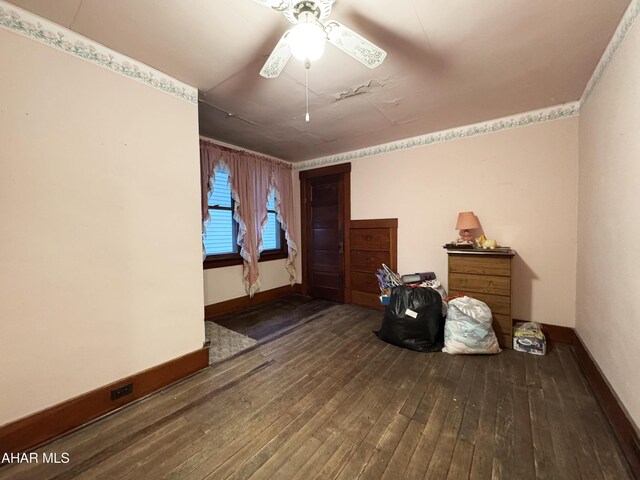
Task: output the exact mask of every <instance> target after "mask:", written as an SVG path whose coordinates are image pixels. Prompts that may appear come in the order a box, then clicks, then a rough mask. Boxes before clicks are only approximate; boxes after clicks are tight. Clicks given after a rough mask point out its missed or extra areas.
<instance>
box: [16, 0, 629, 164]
mask: <svg viewBox="0 0 640 480" xmlns="http://www.w3.org/2000/svg"><path fill="white" fill-rule="evenodd" d="M629 1H630V0H607V1H602V0H561V1H559V0H536V1H531V0H509V1H505V0H484V1H483V2H478V1H476V0H459V1H455V2H453V1H451V0H394V1H385V0H337V1H336V2H335V4H334V6H333V13H332V15H331V17H330V18H332V19H335V20H338V21H340V22H341V23H343V24H345V25H347V26H348V27H351V28H352V29H354V30H355V31H357V32H359V33H360V34H362V35H363V36H365V37H366V38H368V39H369V40H371V41H373V42H374V43H375V44H377V45H379V46H380V47H382V48H383V49H385V50H386V51H387V53H388V55H387V58H386V60H385V61H384V63H383V64H382V66H380V67H379V68H377V69H374V70H370V69H368V68H367V67H365V66H364V65H362V64H360V63H358V62H357V61H355V60H354V59H352V58H351V57H349V56H347V55H346V54H344V53H343V52H341V51H339V50H338V49H336V48H335V47H333V46H331V45H327V47H326V49H325V54H324V56H323V57H322V58H321V59H320V60H318V61H317V62H315V63H314V64H313V65H312V67H311V70H310V73H309V82H310V90H311V92H310V99H309V101H310V114H311V122H310V123H308V124H307V123H305V121H304V112H305V105H304V104H305V92H304V68H303V66H302V64H301V63H300V62H298V61H297V60H295V59H293V58H292V59H291V60H290V61H289V63H288V64H287V66H286V67H285V69H284V71H283V73H282V74H281V75H280V77H278V78H276V79H265V78H262V77H260V76H259V71H260V69H261V67H262V65H263V64H264V62H265V60H266V58H267V57H268V55H269V54H270V52H271V50H272V48H273V47H274V46H275V44H276V43H277V41H278V39H279V38H280V36H281V35H282V34H283V33H284V31H285V30H286V29H288V28H289V27H290V26H291V24H290V23H289V22H288V21H287V20H286V19H285V18H284V16H283V15H282V14H281V13H279V12H277V11H274V10H271V9H269V8H266V7H264V6H262V5H259V4H258V3H256V2H254V1H253V0H160V1H159V0H108V1H106V0H11V3H14V4H15V5H18V6H20V7H22V8H25V9H26V10H29V11H31V12H33V13H35V14H37V15H40V16H42V17H45V18H47V19H50V20H52V21H54V22H56V23H58V24H60V25H63V26H65V27H67V28H69V29H71V30H73V31H76V32H78V33H80V34H81V35H84V36H86V37H88V38H91V39H93V40H96V41H97V42H99V43H102V44H103V45H106V46H107V47H109V48H111V49H113V50H115V51H118V52H120V53H123V54H125V55H128V56H130V57H132V58H135V59H137V60H139V61H141V62H143V63H146V64H148V65H150V66H152V67H154V68H156V69H158V70H160V71H162V72H165V73H167V74H168V75H171V76H173V77H175V78H177V79H178V80H181V81H182V82H185V83H187V84H189V85H192V86H194V87H196V88H198V90H199V92H200V99H201V103H200V131H201V134H202V135H204V136H207V137H210V138H214V139H218V140H221V141H224V142H227V143H231V144H234V145H238V146H241V147H244V148H248V149H251V150H255V151H258V152H262V153H265V154H269V155H273V156H276V157H279V158H283V159H285V160H289V161H302V160H306V159H310V158H317V157H321V156H325V155H331V154H335V153H340V152H345V151H349V150H354V149H357V148H363V147H367V146H371V145H377V144H380V143H384V142H389V141H393V140H398V139H402V138H407V137H411V136H415V135H420V134H424V133H429V132H435V131H439V130H443V129H447V128H452V127H457V126H462V125H468V124H471V123H475V122H479V121H482V120H489V119H494V118H498V117H502V116H506V115H511V114H515V113H520V112H525V111H529V110H535V109H538V108H543V107H547V106H551V105H557V104H560V103H565V102H570V101H575V100H578V99H579V98H580V95H581V94H582V91H583V89H584V87H585V85H586V83H587V81H588V80H589V77H590V76H591V74H592V72H593V70H594V68H595V66H596V64H597V62H598V60H599V59H600V56H601V55H602V52H603V51H604V49H605V47H606V46H607V44H608V42H609V40H610V38H611V36H612V35H613V32H614V30H615V28H616V26H617V24H618V22H619V21H620V19H621V18H622V15H623V13H624V11H625V9H626V7H627V6H628V4H629Z"/></svg>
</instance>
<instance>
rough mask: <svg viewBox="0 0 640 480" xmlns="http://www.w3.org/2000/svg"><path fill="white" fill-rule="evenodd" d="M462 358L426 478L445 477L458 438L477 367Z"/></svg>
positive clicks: (465, 358)
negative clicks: (462, 363) (462, 362)
mask: <svg viewBox="0 0 640 480" xmlns="http://www.w3.org/2000/svg"><path fill="white" fill-rule="evenodd" d="M462 358H464V365H463V369H462V373H461V374H460V377H459V381H458V382H457V385H456V389H455V391H454V392H453V398H452V402H451V403H450V405H449V410H448V411H447V415H446V417H445V419H444V422H443V425H442V429H441V431H440V435H439V436H438V443H437V444H436V448H435V449H434V451H433V455H432V457H431V461H430V462H429V468H428V469H427V478H446V476H447V474H448V472H449V466H450V465H451V458H452V457H453V452H454V449H455V445H456V442H457V439H458V431H459V430H460V425H461V424H462V417H463V414H464V411H465V407H466V404H467V401H468V399H469V398H468V397H469V388H470V386H471V384H472V382H473V378H474V376H475V371H476V368H477V364H475V363H473V362H470V361H468V360H469V357H466V356H465V357H462Z"/></svg>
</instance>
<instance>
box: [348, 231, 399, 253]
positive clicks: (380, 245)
mask: <svg viewBox="0 0 640 480" xmlns="http://www.w3.org/2000/svg"><path fill="white" fill-rule="evenodd" d="M350 240H351V248H353V249H354V250H389V248H390V247H391V232H390V230H389V229H388V228H352V229H351V237H350Z"/></svg>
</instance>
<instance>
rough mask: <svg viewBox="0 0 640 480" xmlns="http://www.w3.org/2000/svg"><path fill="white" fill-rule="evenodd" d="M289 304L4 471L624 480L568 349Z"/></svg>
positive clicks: (214, 479)
mask: <svg viewBox="0 0 640 480" xmlns="http://www.w3.org/2000/svg"><path fill="white" fill-rule="evenodd" d="M296 302H297V301H296V300H294V301H292V302H289V303H288V302H286V301H282V302H278V303H277V304H274V305H272V306H271V307H270V310H269V309H267V310H266V311H265V312H264V314H265V317H264V319H265V323H264V324H263V325H261V324H260V309H259V308H257V309H252V311H251V312H243V313H241V314H240V315H239V317H238V318H240V319H241V322H242V324H243V325H244V328H247V329H252V330H251V331H252V332H254V333H255V334H256V335H257V336H258V335H259V336H262V339H261V342H262V343H260V344H259V345H257V346H256V347H255V348H254V349H252V350H250V351H246V352H244V353H242V354H240V355H238V356H237V357H234V358H230V359H227V360H224V361H221V362H219V363H216V364H215V365H213V366H211V367H210V368H208V369H206V370H205V371H203V372H201V373H199V374H197V375H195V376H193V377H191V378H189V379H186V380H185V381H183V382H181V383H179V384H177V385H174V386H171V387H169V388H167V389H164V390H163V391H161V392H159V393H157V394H154V395H152V396H149V397H147V398H145V399H142V400H140V401H138V402H135V403H134V404H132V405H131V406H129V407H127V408H125V409H123V410H121V411H118V412H115V413H113V414H111V415H109V416H106V417H103V418H101V419H99V420H97V421H95V422H93V423H92V424H90V425H88V426H87V427H85V428H83V429H80V430H78V431H76V432H73V433H71V434H69V435H67V436H65V437H62V438H60V439H58V440H56V441H54V442H51V443H50V444H48V445H45V446H43V447H42V448H40V449H38V452H40V453H42V452H45V451H46V452H68V453H69V455H70V458H71V461H70V463H69V464H49V465H46V464H42V463H40V464H18V465H8V466H4V467H1V468H0V480H4V479H7V480H9V479H10V480H23V479H24V480H33V479H38V480H50V479H56V480H62V479H91V480H94V479H112V478H117V479H119V480H140V479H141V480H145V479H153V480H157V479H162V478H165V479H173V480H202V479H205V478H206V479H208V480H225V479H246V478H253V479H254V480H255V479H262V478H265V479H269V480H273V479H280V478H282V479H286V480H290V479H294V480H302V479H304V480H306V479H311V478H322V479H325V478H326V479H337V478H340V479H348V480H351V479H355V478H362V479H364V478H384V479H386V480H389V479H395V480H400V479H401V480H406V479H413V478H418V479H423V478H429V479H440V478H443V479H444V478H447V479H450V480H454V479H465V478H469V479H473V480H476V479H492V478H504V479H511V478H514V479H516V478H517V479H518V480H520V479H527V478H535V479H563V480H564V479H571V478H576V479H578V478H589V479H592V478H593V479H596V478H607V479H609V478H611V479H615V480H618V479H620V480H627V479H631V478H632V477H631V474H630V471H629V469H628V466H627V464H626V461H625V459H624V457H623V455H622V451H621V449H620V447H619V445H618V444H617V443H616V439H615V437H614V435H613V432H612V430H611V428H610V426H609V425H608V422H607V419H606V417H605V415H604V413H603V412H602V410H601V408H600V407H599V405H598V403H597V400H596V399H595V397H594V396H593V392H592V391H591V388H590V386H589V385H588V383H587V381H586V379H585V377H584V376H583V375H582V373H581V372H580V370H579V367H578V365H577V363H576V362H575V358H574V354H573V352H572V349H571V347H570V346H565V345H558V346H554V345H551V346H550V349H549V352H548V354H547V355H545V356H543V357H535V356H533V355H526V354H523V353H520V352H515V351H512V350H505V351H504V352H502V353H500V354H499V355H490V356H452V355H448V354H442V353H419V352H412V351H409V350H405V349H401V348H398V347H396V346H392V345H389V344H386V343H384V342H382V341H381V340H379V339H378V338H377V337H376V336H375V335H374V334H373V333H372V331H373V330H377V329H378V328H379V326H380V323H381V321H382V315H381V313H380V312H378V311H374V310H368V309H365V308H361V307H357V306H353V305H335V304H331V305H330V306H328V307H327V305H326V304H324V305H321V304H314V303H313V302H315V301H314V300H313V301H306V300H305V301H304V302H302V301H299V302H298V303H296ZM269 311H270V312H271V313H269ZM274 312H275V313H274ZM271 314H274V315H275V317H269V315H271ZM278 315H281V316H282V318H281V319H278V318H277V316H278ZM285 317H286V318H285ZM229 325H230V326H233V324H232V323H229ZM280 327H282V328H284V329H285V330H284V331H279V330H278V329H279V328H280ZM247 331H249V330H247Z"/></svg>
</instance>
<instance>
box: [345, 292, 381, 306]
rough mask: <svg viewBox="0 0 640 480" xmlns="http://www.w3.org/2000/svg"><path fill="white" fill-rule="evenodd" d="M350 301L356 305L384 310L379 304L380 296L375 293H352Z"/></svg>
mask: <svg viewBox="0 0 640 480" xmlns="http://www.w3.org/2000/svg"><path fill="white" fill-rule="evenodd" d="M351 300H352V302H353V303H355V304H356V305H362V306H363V307H370V308H375V309H376V310H384V305H382V304H381V303H380V296H379V295H378V294H377V293H369V292H359V291H352V292H351Z"/></svg>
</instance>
